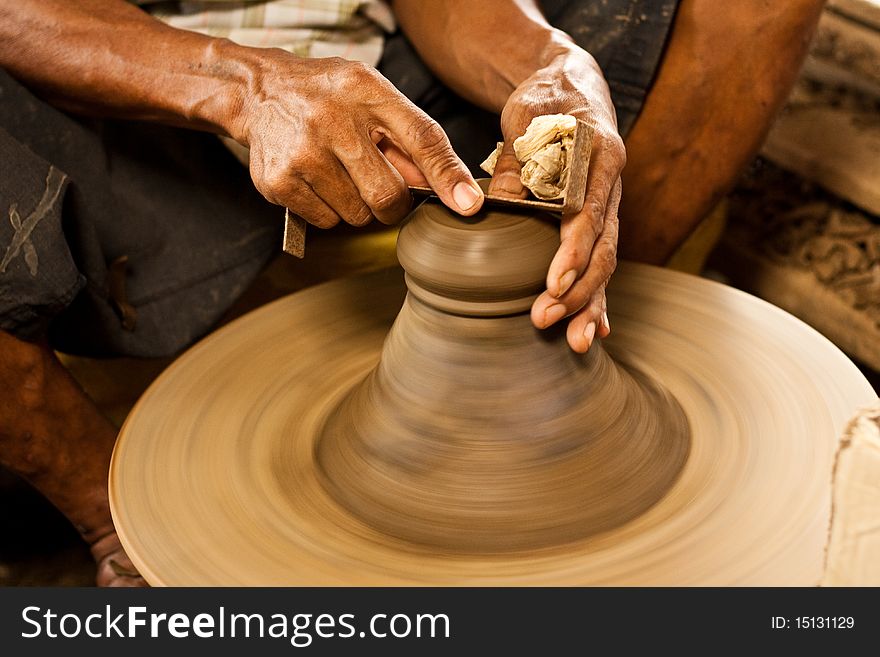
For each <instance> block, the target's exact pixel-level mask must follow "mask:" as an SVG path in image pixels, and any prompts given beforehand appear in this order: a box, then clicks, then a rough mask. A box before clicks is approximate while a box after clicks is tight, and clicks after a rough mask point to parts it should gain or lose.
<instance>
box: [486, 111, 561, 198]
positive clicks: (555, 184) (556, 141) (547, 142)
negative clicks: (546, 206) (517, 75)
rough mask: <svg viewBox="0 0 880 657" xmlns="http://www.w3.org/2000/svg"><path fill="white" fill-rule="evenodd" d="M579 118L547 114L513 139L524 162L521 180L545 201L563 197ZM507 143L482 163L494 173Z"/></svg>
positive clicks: (491, 173) (502, 143) (490, 172)
mask: <svg viewBox="0 0 880 657" xmlns="http://www.w3.org/2000/svg"><path fill="white" fill-rule="evenodd" d="M576 126H577V119H575V118H574V117H573V116H571V115H569V114H544V115H543V116H536V117H535V118H534V119H532V122H531V123H529V127H528V128H526V131H525V134H523V136H522V137H519V138H517V139H516V140H515V141H514V142H513V150H514V153H516V159H517V160H518V161H519V163H520V164H521V165H522V173H521V174H520V180H521V181H522V184H523V186H524V187H526V188H527V189H528V190H530V191H531V192H532V194H534V195H535V196H536V197H538V198H539V199H541V200H543V201H552V200H555V199H560V198H562V196H563V194H564V192H565V185H566V184H567V183H568V172H569V168H570V167H569V161H568V153H569V152H570V151H571V148H572V145H573V144H574V130H575V127H576ZM503 147H504V142H498V145H497V146H496V148H495V150H494V151H492V152H491V153H490V154H489V157H487V158H486V160H485V161H484V162H483V163H482V164H481V165H480V168H481V169H483V171H485V172H487V173H488V174H489V175H494V173H495V166H496V164H497V163H498V156H499V155H500V154H501V149H502V148H503Z"/></svg>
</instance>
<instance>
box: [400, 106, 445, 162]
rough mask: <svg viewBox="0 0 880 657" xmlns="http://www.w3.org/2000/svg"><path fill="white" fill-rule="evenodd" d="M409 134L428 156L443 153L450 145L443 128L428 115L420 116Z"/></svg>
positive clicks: (411, 126)
mask: <svg viewBox="0 0 880 657" xmlns="http://www.w3.org/2000/svg"><path fill="white" fill-rule="evenodd" d="M409 136H410V138H411V140H412V142H413V143H414V144H415V145H416V147H417V148H418V149H419V150H421V151H422V152H423V153H424V154H425V155H428V156H432V155H434V156H436V155H441V154H442V153H444V152H445V151H446V150H447V149H448V147H449V141H448V140H447V138H446V133H445V132H443V128H441V127H440V124H438V123H437V122H436V121H434V120H433V119H431V118H430V117H428V116H420V117H419V118H417V119H416V120H414V121H413V122H412V124H411V125H410V127H409Z"/></svg>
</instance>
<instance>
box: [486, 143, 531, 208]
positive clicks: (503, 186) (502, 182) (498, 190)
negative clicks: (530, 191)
mask: <svg viewBox="0 0 880 657" xmlns="http://www.w3.org/2000/svg"><path fill="white" fill-rule="evenodd" d="M521 171H522V165H521V164H520V163H519V160H517V159H516V153H515V152H514V150H513V139H508V140H507V141H505V142H504V146H503V147H502V149H501V153H499V155H498V160H497V162H496V163H495V173H493V174H492V181H491V182H490V183H489V193H490V194H498V195H499V196H509V197H511V198H525V197H526V188H525V187H523V184H522V180H521V179H520V172H521Z"/></svg>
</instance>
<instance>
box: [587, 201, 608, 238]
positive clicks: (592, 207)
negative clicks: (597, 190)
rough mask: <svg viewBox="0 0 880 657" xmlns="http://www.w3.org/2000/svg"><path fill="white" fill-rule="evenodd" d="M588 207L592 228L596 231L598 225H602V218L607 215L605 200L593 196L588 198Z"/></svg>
mask: <svg viewBox="0 0 880 657" xmlns="http://www.w3.org/2000/svg"><path fill="white" fill-rule="evenodd" d="M586 205H587V211H588V212H589V215H590V221H591V223H592V227H593V229H594V230H595V228H596V227H597V225H601V222H602V218H603V217H604V215H605V200H604V199H601V198H599V197H598V196H596V195H595V194H593V195H591V196H589V197H587V200H586Z"/></svg>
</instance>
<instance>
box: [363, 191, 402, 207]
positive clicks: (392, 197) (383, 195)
mask: <svg viewBox="0 0 880 657" xmlns="http://www.w3.org/2000/svg"><path fill="white" fill-rule="evenodd" d="M404 194H405V192H404V191H403V190H401V189H397V188H396V187H395V188H388V187H386V188H379V189H376V190H371V191H370V192H368V194H367V198H366V199H365V200H366V201H367V204H368V205H369V206H370V207H371V208H373V210H375V211H376V212H379V213H382V214H390V213H392V212H394V211H395V210H397V209H398V208H400V207H401V206H402V205H403V201H404V200H405V199H404Z"/></svg>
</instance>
